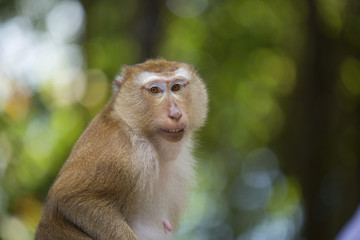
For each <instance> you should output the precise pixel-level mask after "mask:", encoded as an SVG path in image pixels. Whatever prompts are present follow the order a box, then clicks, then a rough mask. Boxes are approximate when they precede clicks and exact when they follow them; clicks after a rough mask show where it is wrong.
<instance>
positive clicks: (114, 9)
mask: <svg viewBox="0 0 360 240" xmlns="http://www.w3.org/2000/svg"><path fill="white" fill-rule="evenodd" d="M160 56H161V57H165V58H167V59H169V60H179V61H186V62H190V63H191V64H193V65H194V66H195V67H196V68H197V69H198V71H199V73H200V75H201V76H203V78H204V79H205V81H206V83H207V86H208V89H209V94H210V113H209V118H208V122H207V125H206V126H205V127H204V128H202V130H201V131H200V132H199V134H198V140H199V141H198V142H199V146H198V147H197V149H196V156H197V158H198V160H199V161H198V164H197V172H198V177H197V180H198V184H197V185H196V186H194V187H193V189H192V194H191V199H190V205H189V209H188V211H187V212H186V214H185V215H184V217H183V220H182V225H181V227H180V229H179V231H178V233H177V239H199V240H208V239H210V240H211V239H214V240H217V239H225V240H231V239H234V240H248V239H249V240H250V239H251V240H253V239H254V240H258V239H260V240H263V239H265V240H266V239H274V240H283V239H284V240H285V239H314V240H315V239H316V240H319V239H333V238H334V237H335V236H336V235H337V233H338V232H339V231H340V229H341V228H342V227H343V226H344V224H345V223H346V221H347V220H348V219H349V218H350V217H351V215H352V214H353V212H354V210H355V208H356V206H357V205H358V204H359V200H360V160H359V158H360V2H359V1H358V0H271V1H270V0H217V1H216V0H148V1H140V0H113V1H110V0H109V1H85V0H83V1H77V0H65V1H61V0H15V1H10V0H0V239H3V240H17V239H21V240H27V239H32V238H33V236H34V232H35V228H36V226H37V223H38V221H39V219H40V216H41V212H42V207H43V202H44V199H45V197H46V194H47V191H48V189H49V187H50V185H51V184H52V182H53V180H54V178H55V177H56V174H57V172H58V171H59V169H60V167H61V166H62V164H63V163H64V161H65V160H66V158H67V156H68V155H69V152H70V151H71V148H72V146H73V144H74V142H75V141H76V140H77V138H78V137H79V135H80V134H81V133H82V131H83V130H84V128H85V127H86V126H87V124H88V123H89V121H90V120H91V119H92V118H93V117H94V116H95V115H96V114H97V113H98V112H99V111H100V110H101V109H102V107H103V106H104V104H105V103H106V101H107V100H108V99H109V96H110V94H111V88H112V79H113V77H114V76H115V75H116V74H117V73H118V70H119V69H120V66H121V65H123V64H135V63H138V62H142V61H144V60H145V59H147V58H150V57H160Z"/></svg>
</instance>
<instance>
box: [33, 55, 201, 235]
mask: <svg viewBox="0 0 360 240" xmlns="http://www.w3.org/2000/svg"><path fill="white" fill-rule="evenodd" d="M179 67H182V68H185V69H187V70H188V71H189V72H190V73H191V79H189V84H188V86H187V87H186V88H185V90H184V91H182V92H181V93H179V94H178V95H179V96H178V98H177V99H176V100H172V99H170V98H171V97H169V98H168V99H166V100H161V101H160V100H156V98H154V97H153V96H151V95H150V94H149V93H148V92H147V91H145V90H144V89H143V88H144V87H143V86H141V85H139V83H137V82H136V81H134V79H136V77H137V76H138V75H139V74H140V73H142V72H153V73H154V72H155V73H159V74H165V75H169V77H171V72H173V71H175V70H176V69H178V68H179ZM122 78H123V82H122V83H121V86H120V88H119V89H117V91H116V92H115V94H114V96H113V97H112V98H111V100H110V101H109V103H108V104H107V106H106V107H105V108H104V110H103V111H102V112H101V113H100V114H99V115H98V116H97V117H96V118H95V119H94V120H93V121H92V122H91V123H90V125H89V126H88V128H87V129H86V130H85V131H84V133H83V134H82V136H81V137H80V138H79V140H78V142H77V143H76V145H75V146H74V148H73V150H72V152H71V154H70V156H69V158H68V160H67V161H66V163H65V164H64V166H63V168H62V169H61V171H60V173H59V175H58V177H57V179H56V181H55V182H54V184H53V186H52V187H51V189H50V191H49V193H48V199H47V203H46V205H45V209H44V214H43V216H42V218H41V221H40V223H39V226H38V228H37V232H36V236H35V239H36V240H43V239H54V240H57V239H59V240H60V239H64V240H65V239H67V240H72V239H84V240H85V239H107V240H110V239H159V240H161V239H171V233H169V232H166V231H163V229H161V227H162V224H163V222H162V221H164V220H169V222H170V223H171V224H172V226H173V227H174V228H176V227H177V225H178V223H179V218H180V214H181V212H182V211H183V209H184V206H185V204H186V199H187V189H188V185H189V183H190V182H191V181H192V178H193V163H194V160H193V158H192V156H191V149H192V145H193V144H192V132H193V131H194V130H196V129H198V128H199V127H201V126H202V125H203V123H204V121H205V118H206V113H207V95H206V89H205V86H204V84H203V82H202V81H201V79H200V78H199V77H198V75H197V74H196V73H195V71H194V70H193V68H192V67H191V66H190V65H188V64H186V63H180V62H168V61H166V60H148V61H146V62H145V63H143V64H137V65H134V66H126V67H124V68H123V71H122ZM169 101H173V104H175V105H176V107H177V108H179V109H181V111H182V112H183V116H182V118H181V120H179V121H174V120H171V119H170V120H169V117H168V115H169V110H168V109H169ZM184 124H186V126H187V127H186V129H185V133H184V136H183V138H182V139H181V140H179V141H176V142H169V141H166V140H164V138H162V137H160V136H159V127H164V128H165V127H166V128H169V129H173V128H175V126H176V127H177V126H180V125H181V126H182V125H184Z"/></svg>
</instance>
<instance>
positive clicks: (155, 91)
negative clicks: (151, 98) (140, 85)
mask: <svg viewBox="0 0 360 240" xmlns="http://www.w3.org/2000/svg"><path fill="white" fill-rule="evenodd" d="M149 93H151V94H157V93H161V89H160V88H159V87H156V86H154V87H151V88H149Z"/></svg>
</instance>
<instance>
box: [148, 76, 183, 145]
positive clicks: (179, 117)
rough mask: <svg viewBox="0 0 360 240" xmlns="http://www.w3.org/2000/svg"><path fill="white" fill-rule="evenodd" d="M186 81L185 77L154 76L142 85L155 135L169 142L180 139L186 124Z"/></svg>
mask: <svg viewBox="0 0 360 240" xmlns="http://www.w3.org/2000/svg"><path fill="white" fill-rule="evenodd" d="M187 87H188V81H187V80H186V79H185V78H179V77H177V78H171V77H170V78H168V77H166V78H155V79H154V80H151V81H146V83H145V84H143V86H142V90H143V95H144V99H145V102H148V103H149V112H150V113H151V115H152V117H151V118H152V119H153V120H152V124H151V125H153V130H154V131H155V132H154V133H155V135H160V136H161V137H163V138H164V139H165V140H167V141H170V142H177V141H180V140H181V139H182V138H183V136H184V134H185V132H186V130H187V125H188V121H189V119H188V115H187V111H186V107H185V105H186V102H187V101H186V100H187V99H188V95H189V89H187Z"/></svg>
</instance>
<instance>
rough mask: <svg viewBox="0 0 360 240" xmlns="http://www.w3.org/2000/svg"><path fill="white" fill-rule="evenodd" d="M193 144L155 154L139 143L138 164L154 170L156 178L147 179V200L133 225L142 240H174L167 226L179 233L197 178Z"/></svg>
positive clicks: (136, 141) (176, 146)
mask: <svg viewBox="0 0 360 240" xmlns="http://www.w3.org/2000/svg"><path fill="white" fill-rule="evenodd" d="M190 141H191V140H187V141H186V140H184V142H183V143H182V144H179V143H177V145H175V144H170V143H169V144H167V147H168V148H167V150H165V151H164V150H162V149H157V150H155V147H153V146H152V145H150V144H149V143H148V142H147V141H145V140H144V139H141V140H140V139H136V140H135V142H134V143H135V144H137V149H138V151H137V153H138V159H137V161H142V163H143V164H144V165H145V166H143V167H145V168H149V167H150V168H153V175H152V176H144V182H145V187H144V190H143V191H145V194H143V195H142V196H146V198H145V199H142V200H141V202H140V204H139V206H138V208H137V209H136V211H135V214H134V217H133V219H130V223H129V225H130V227H131V228H132V230H133V231H134V232H135V234H136V235H137V237H138V238H139V240H170V239H172V235H173V232H170V231H168V230H167V229H166V228H165V226H164V222H166V221H167V222H168V223H170V224H171V226H172V228H173V229H176V228H177V226H178V224H179V220H180V214H181V212H183V210H184V208H185V206H186V201H187V196H188V188H189V185H190V184H191V183H192V181H193V177H194V170H193V165H194V159H193V157H192V155H191V149H190V147H189V146H191V143H190ZM162 146H164V145H162ZM154 153H155V154H154Z"/></svg>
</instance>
